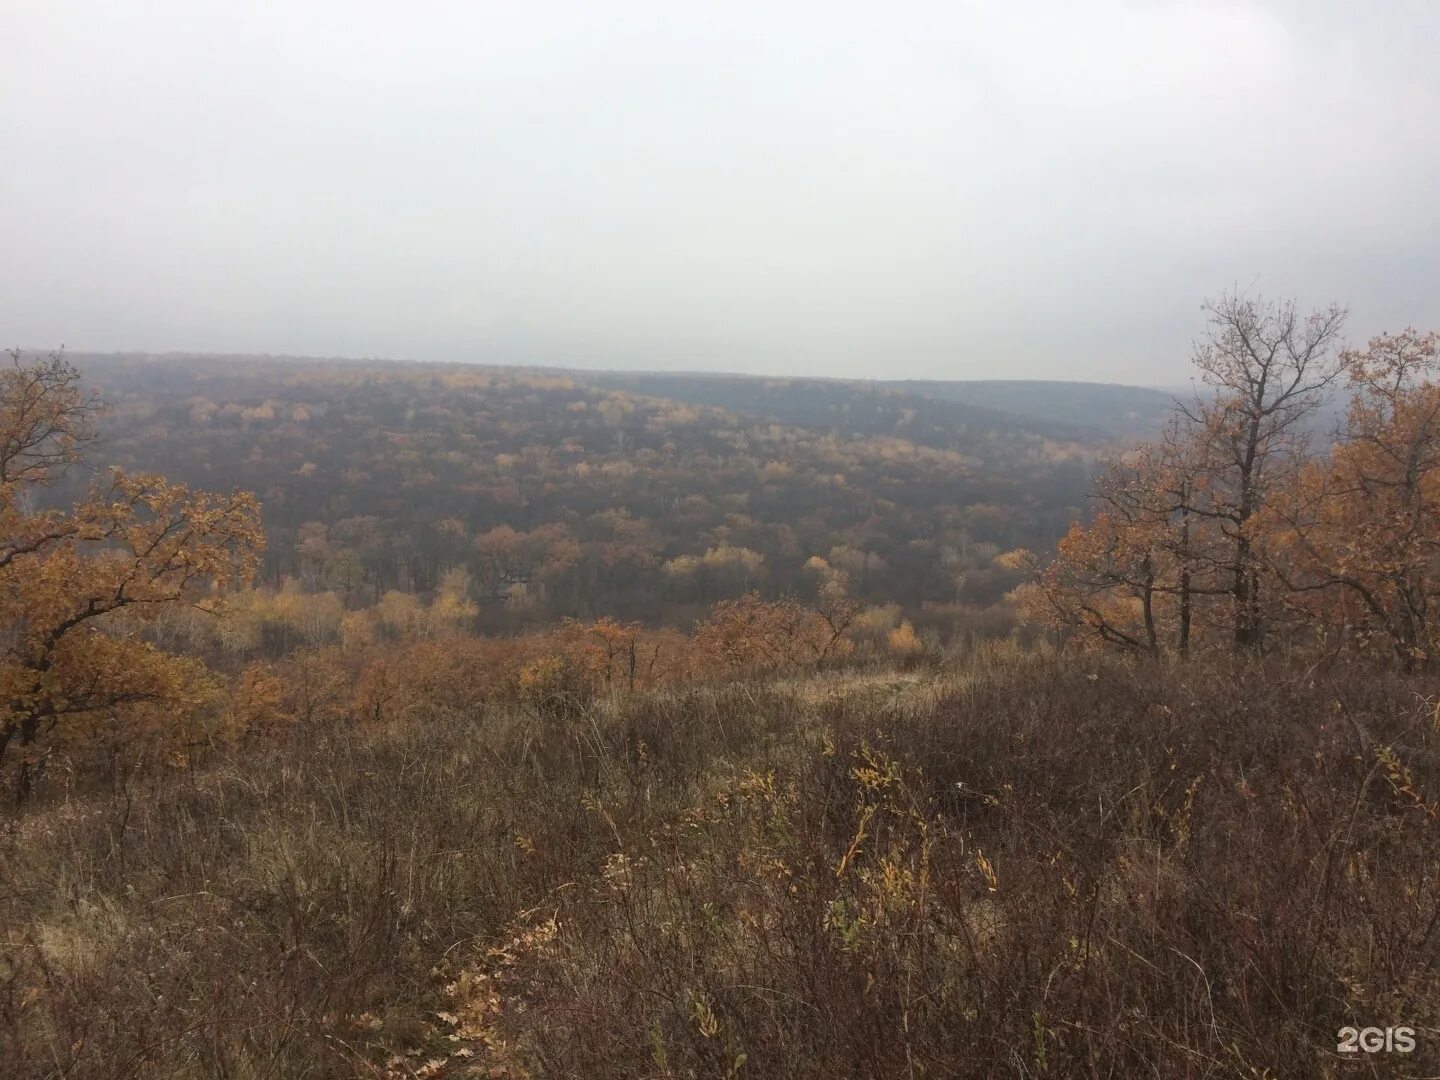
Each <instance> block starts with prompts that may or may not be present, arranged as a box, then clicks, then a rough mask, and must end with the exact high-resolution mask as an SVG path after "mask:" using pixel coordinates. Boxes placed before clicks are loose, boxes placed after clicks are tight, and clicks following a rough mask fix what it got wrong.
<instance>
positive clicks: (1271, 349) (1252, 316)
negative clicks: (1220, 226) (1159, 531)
mask: <svg viewBox="0 0 1440 1080" xmlns="http://www.w3.org/2000/svg"><path fill="white" fill-rule="evenodd" d="M1205 311H1206V313H1207V314H1208V316H1209V325H1208V327H1207V329H1206V333H1205V335H1204V336H1203V337H1202V338H1201V340H1200V341H1199V342H1198V343H1197V344H1196V348H1195V356H1194V361H1195V365H1196V367H1197V368H1199V370H1200V378H1201V381H1202V383H1204V385H1205V386H1206V387H1207V388H1208V392H1201V393H1200V394H1197V396H1196V398H1195V400H1194V401H1193V402H1191V403H1190V404H1188V405H1184V406H1182V414H1183V416H1184V418H1185V421H1186V423H1187V425H1188V426H1189V428H1190V439H1191V440H1192V441H1193V444H1194V447H1195V449H1196V452H1197V454H1198V458H1199V467H1200V470H1201V472H1202V473H1203V474H1204V475H1205V477H1206V482H1205V484H1204V485H1203V486H1202V487H1201V488H1200V489H1199V490H1198V491H1197V492H1196V498H1195V500H1194V502H1193V503H1192V504H1187V506H1186V509H1187V512H1188V513H1189V514H1191V515H1193V516H1194V517H1195V518H1198V519H1201V520H1204V521H1208V522H1210V523H1212V524H1213V525H1214V526H1216V527H1217V528H1218V529H1219V531H1220V533H1221V535H1222V537H1223V544H1222V545H1221V546H1220V549H1219V551H1218V553H1217V554H1216V555H1215V556H1214V558H1215V559H1216V560H1217V561H1216V564H1215V566H1214V570H1215V571H1216V572H1217V573H1219V574H1220V575H1222V576H1223V577H1224V578H1225V579H1226V581H1227V582H1228V586H1229V592H1230V596H1231V621H1232V631H1231V632H1232V638H1233V643H1234V647H1235V649H1236V650H1237V651H1254V650H1258V649H1259V648H1260V647H1261V645H1262V644H1263V641H1264V634H1265V619H1264V616H1263V611H1264V608H1263V605H1262V600H1263V598H1262V596H1261V591H1262V587H1263V582H1264V580H1265V573H1264V568H1265V552H1264V543H1263V539H1262V537H1261V536H1260V534H1259V529H1258V524H1259V515H1260V514H1261V513H1262V511H1263V510H1264V509H1265V508H1266V506H1267V505H1268V502H1269V500H1270V497H1271V494H1272V493H1273V492H1274V491H1275V490H1276V489H1277V488H1278V487H1279V486H1281V485H1283V484H1285V483H1286V482H1288V481H1289V480H1290V479H1291V478H1293V477H1294V475H1295V473H1296V471H1297V470H1298V469H1299V467H1300V464H1301V462H1302V460H1303V457H1304V453H1305V449H1306V445H1307V425H1308V421H1310V420H1311V419H1312V417H1314V415H1315V413H1316V412H1317V410H1318V409H1320V407H1321V406H1322V405H1323V403H1324V401H1325V395H1326V391H1327V390H1328V388H1329V387H1330V385H1331V384H1332V383H1333V382H1334V381H1335V379H1336V378H1337V377H1338V376H1339V374H1340V372H1341V368H1342V365H1341V362H1340V357H1339V348H1340V335H1341V331H1342V330H1343V328H1344V325H1345V318H1346V314H1347V313H1346V311H1345V309H1344V308H1342V307H1339V306H1338V305H1333V304H1332V305H1331V306H1329V307H1326V308H1322V309H1320V310H1318V311H1314V312H1311V313H1310V314H1308V315H1302V314H1301V312H1300V310H1299V309H1298V307H1297V306H1296V303H1295V301H1293V300H1282V301H1271V300H1265V299H1262V298H1260V297H1250V296H1245V295H1243V294H1240V293H1228V294H1226V295H1224V296H1222V297H1221V298H1220V299H1219V300H1217V301H1212V302H1207V303H1206V305H1205Z"/></svg>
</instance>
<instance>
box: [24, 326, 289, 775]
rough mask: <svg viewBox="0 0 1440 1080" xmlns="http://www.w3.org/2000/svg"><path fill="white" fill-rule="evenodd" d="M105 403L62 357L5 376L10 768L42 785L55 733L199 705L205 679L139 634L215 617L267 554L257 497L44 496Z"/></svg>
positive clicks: (125, 482) (79, 450) (155, 482)
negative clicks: (165, 615)
mask: <svg viewBox="0 0 1440 1080" xmlns="http://www.w3.org/2000/svg"><path fill="white" fill-rule="evenodd" d="M97 408H98V406H97V403H96V402H95V401H94V400H93V399H91V398H89V397H87V396H86V394H85V393H84V391H83V390H82V389H81V387H80V379H79V373H78V372H77V371H76V369H75V368H74V367H72V366H71V365H70V364H69V363H67V362H66V361H65V360H64V358H63V357H61V356H60V355H58V354H54V355H51V356H49V357H48V358H46V359H43V360H34V361H29V360H26V359H25V358H24V357H23V356H22V355H21V354H20V353H19V352H18V351H14V352H12V353H11V354H10V363H9V364H8V365H5V366H4V367H3V368H0V643H3V644H0V767H6V768H10V767H11V766H13V767H14V769H15V772H14V776H15V783H16V792H17V795H18V797H20V798H23V797H24V796H25V794H26V793H27V792H28V791H29V790H30V787H31V786H32V783H33V780H34V777H35V774H36V769H37V767H38V766H39V765H40V763H41V762H42V761H43V760H44V755H45V753H46V748H47V745H48V744H49V743H50V742H51V741H52V738H51V737H52V736H55V735H57V734H60V735H63V734H65V733H66V732H68V731H70V730H80V729H83V728H84V727H85V725H86V724H87V723H93V722H95V721H97V720H103V721H122V722H123V720H124V717H125V714H126V712H127V710H131V709H135V708H146V707H149V708H152V709H153V708H155V707H157V706H158V707H161V708H164V707H168V706H173V705H176V704H182V703H185V702H187V701H189V700H191V699H192V698H193V695H194V690H195V688H194V683H195V681H196V680H197V678H198V677H200V675H201V674H202V673H203V669H199V668H198V666H197V665H196V664H195V663H194V662H193V661H186V660H184V659H182V658H179V657H175V656H172V655H169V654H167V653H164V652H162V651H160V650H159V649H157V648H155V647H154V646H153V645H151V644H149V643H147V642H146V641H145V640H144V639H143V636H142V633H141V631H142V630H143V627H144V624H145V623H146V622H147V621H148V620H149V619H151V618H153V617H154V616H156V615H158V614H160V613H162V612H163V611H165V610H166V609H167V608H170V607H173V606H174V605H178V604H192V605H197V606H200V607H205V608H212V607H214V605H215V604H216V603H217V602H218V600H219V597H220V594H221V592H222V591H223V590H224V588H225V587H226V585H228V584H229V583H231V582H234V581H241V580H244V579H247V578H248V577H249V576H250V575H251V574H252V573H253V571H254V569H255V563H256V559H257V556H258V553H259V551H260V550H261V548H262V546H263V533H262V531H261V527H260V509H259V503H258V502H257V500H256V498H255V496H254V495H252V494H250V493H248V492H235V493H233V494H229V495H218V494H211V493H207V492H198V491H190V490H189V489H187V488H186V487H184V486H183V485H180V484H173V483H170V482H168V481H167V480H166V479H165V478H164V477H161V476H150V475H138V476H130V475H126V474H125V473H123V472H120V471H119V470H110V471H109V472H107V473H105V474H104V475H103V476H102V477H101V478H100V479H97V480H96V481H95V482H94V483H93V484H92V485H91V487H90V490H89V492H88V494H87V495H86V496H85V497H84V498H82V499H81V500H80V501H79V502H78V503H77V504H75V505H74V506H71V507H69V508H66V509H61V508H56V507H46V506H45V505H44V501H45V500H44V498H43V496H44V494H45V489H46V488H48V487H50V486H51V485H52V484H53V483H54V482H55V480H56V479H57V478H59V477H60V476H61V475H62V474H63V473H64V472H65V471H66V470H67V469H69V468H71V467H73V466H75V465H77V464H79V463H80V462H81V461H82V460H83V458H84V454H85V450H86V448H87V446H88V445H89V444H90V443H91V441H92V439H93V424H92V421H93V419H94V416H95V413H96V411H97Z"/></svg>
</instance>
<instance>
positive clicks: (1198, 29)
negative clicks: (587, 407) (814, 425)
mask: <svg viewBox="0 0 1440 1080" xmlns="http://www.w3.org/2000/svg"><path fill="white" fill-rule="evenodd" d="M0 40H4V41H5V43H6V49H5V59H6V63H5V66H4V69H3V74H0V78H3V80H4V90H3V93H0V160H3V161H4V168H3V170H0V244H3V258H0V337H3V338H4V339H6V340H5V343H6V344H10V343H14V344H20V345H24V346H29V347H45V346H52V345H58V344H60V343H62V342H63V343H65V344H66V345H68V346H69V347H70V348H72V349H76V350H103V349H126V350H130V349H136V350H147V351H165V350H195V351H207V352H271V353H296V354H311V355H325V356H330V355H348V356H396V357H412V358H418V359H436V360H479V361H485V362H498V363H510V362H516V363H544V364H559V365H566V366H580V367H638V368H657V369H658V368H664V369H671V368H673V369H713V370H727V371H747V372H767V373H795V374H826V375H836V376H912V377H930V378H976V377H1035V378H1053V377H1071V378H1084V379H1100V380H1111V381H1127V382H1144V383H1152V384H1153V383H1162V384H1163V383H1175V382H1178V381H1180V380H1181V379H1183V378H1185V377H1186V375H1187V367H1186V361H1187V357H1188V353H1189V345H1190V342H1191V341H1192V339H1193V338H1194V337H1195V335H1196V334H1197V332H1198V331H1199V330H1200V328H1201V325H1202V323H1201V314H1200V311H1199V306H1200V303H1201V301H1202V300H1203V299H1204V298H1205V297H1206V296H1207V295H1214V294H1217V293H1219V292H1220V291H1221V290H1223V289H1224V288H1226V287H1227V286H1231V285H1236V284H1238V285H1240V286H1242V287H1253V289H1254V290H1256V291H1260V292H1264V293H1268V294H1274V295H1293V296H1296V297H1298V298H1299V299H1300V300H1301V302H1302V303H1306V304H1315V305H1318V304H1321V303H1324V302H1326V301H1329V300H1332V299H1334V300H1340V301H1343V302H1346V303H1348V304H1349V305H1350V307H1351V310H1352V312H1353V315H1352V321H1351V336H1352V337H1354V338H1356V339H1359V338H1362V337H1364V336H1367V335H1369V334H1370V333H1373V332H1376V331H1378V330H1381V329H1385V328H1392V329H1393V328H1398V327H1400V326H1402V325H1405V324H1407V323H1413V324H1416V325H1421V326H1425V327H1434V326H1440V197H1437V188H1440V65H1437V63H1436V61H1435V52H1434V50H1435V44H1436V41H1437V40H1440V5H1437V4H1434V3H1429V2H1414V3H1395V4H1386V3H1383V2H1379V3H1363V4H1362V3H1327V2H1308V3H1280V2H1274V3H1232V4H1198V3H1196V4H1178V3H1177V4H1169V3H1106V2H1099V3H1096V2H1086V3H1073V2H1069V0H1054V2H1050V3H1035V4H1025V3H998V2H997V3H989V4H969V3H956V2H944V3H933V4H922V3H910V4H906V3H877V2H873V0H872V2H869V3H864V4H850V3H836V2H834V0H825V2H819V0H814V2H804V3H801V2H793V3H787V2H784V0H769V2H764V3H756V4H750V3H743V2H737V0H712V2H709V3H704V4H700V3H693V2H689V0H662V2H657V3H654V4H641V3H618V2H604V0H588V2H580V3H573V4H572V3H544V2H533V0H532V2H521V0H515V2H513V3H503V4H485V3H475V2H463V3H454V4H432V3H426V2H420V0H412V2H408V3H396V2H394V0H390V2H387V3H383V4H372V3H367V2H357V0H336V2H326V3H307V2H304V0H296V2H287V3H281V2H278V0H277V2H275V3H263V4H262V3H233V2H231V3H212V2H208V0H174V2H168V3H160V2H152V3H147V2H142V0H126V2H123V3H72V2H67V0H43V2H41V0H35V2H31V0H0Z"/></svg>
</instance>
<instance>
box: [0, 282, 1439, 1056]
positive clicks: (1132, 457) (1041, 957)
mask: <svg viewBox="0 0 1440 1080" xmlns="http://www.w3.org/2000/svg"><path fill="white" fill-rule="evenodd" d="M1346 318H1347V315H1346V311H1345V310H1344V308H1342V307H1340V306H1329V307H1323V308H1319V309H1316V310H1313V311H1311V310H1307V309H1305V308H1303V307H1301V306H1298V305H1296V304H1295V303H1293V302H1289V301H1283V300H1267V299H1265V298H1263V297H1258V296H1253V295H1249V294H1244V293H1228V294H1225V295H1223V296H1221V298H1220V299H1218V300H1216V301H1214V302H1211V303H1209V304H1208V305H1207V306H1206V307H1205V309H1204V310H1203V312H1202V313H1201V315H1200V319H1199V320H1198V323H1197V327H1196V333H1197V338H1196V345H1195V349H1194V356H1193V361H1194V382H1193V385H1192V387H1191V389H1190V390H1188V391H1177V392H1174V393H1166V392H1161V391H1159V390H1144V389H1138V388H1133V387H1121V386H1104V385H1098V384H1093V385H1092V384H1066V383H1040V384H1033V385H1031V384H1024V383H1018V382H1016V383H1007V382H998V381H997V382H989V383H974V384H967V383H964V382H959V381H957V382H943V381H928V382H927V381H920V382H905V381H889V382H860V381H844V380H825V379H801V378H781V377H776V378H759V377H742V376H719V375H701V374H695V375H686V374H676V373H666V374H659V373H646V372H615V371H571V370H559V369H553V370H552V369H543V368H526V367H491V366H482V365H467V364H432V363H409V362H398V361H370V360H316V359H292V358H283V357H259V356H235V357H229V356H226V357H221V356H187V355H171V354H166V355H156V356H151V355H129V354H94V355H90V354H84V353H64V352H56V353H53V354H48V355H47V354H43V353H33V352H25V351H20V350H16V351H15V352H14V353H12V354H11V356H10V357H9V359H8V360H7V361H6V364H5V367H4V368H3V370H0V637H3V642H4V652H3V655H0V688H3V695H0V796H3V800H4V810H3V813H4V815H5V818H4V822H3V831H0V913H3V919H0V925H3V929H0V1073H3V1072H4V1071H5V1070H6V1069H10V1070H13V1072H12V1073H6V1075H12V1074H13V1075H16V1076H36V1077H39V1076H45V1077H74V1078H86V1077H97V1078H99V1077H111V1076H139V1075H145V1076H157V1077H160V1076H163V1077H176V1078H179V1077H198V1076H223V1077H234V1078H246V1080H249V1078H259V1077H282V1076H284V1077H288V1076H306V1077H352V1076H355V1077H361V1076H363V1077H385V1078H407V1080H409V1078H421V1077H424V1078H446V1077H469V1076H490V1077H512V1078H519V1077H542V1076H576V1077H581V1076H583V1077H604V1076H614V1077H627V1076H651V1077H710V1076H715V1077H720V1076H726V1077H743V1076H756V1077H772V1076H774V1077H779V1076H797V1077H798V1076H816V1077H822V1076H824V1077H831V1076H842V1075H864V1076H887V1077H888V1076H894V1077H917V1076H936V1077H938V1076H974V1077H988V1076H1013V1077H1027V1078H1029V1077H1068V1076H1080V1077H1102V1076H1104V1077H1109V1076H1120V1075H1125V1076H1132V1075H1134V1076H1141V1075H1147V1076H1166V1077H1170V1076H1185V1077H1250V1078H1259V1077H1277V1076H1312V1075H1313V1076H1325V1077H1331V1076H1335V1077H1338V1076H1348V1075H1360V1074H1362V1073H1363V1074H1364V1075H1375V1076H1380V1075H1387V1076H1388V1075H1402V1073H1400V1072H1395V1071H1380V1072H1370V1071H1366V1069H1367V1068H1368V1067H1369V1066H1367V1065H1366V1063H1364V1062H1357V1061H1356V1060H1353V1059H1351V1058H1347V1057H1346V1056H1345V1055H1344V1053H1343V1052H1340V1051H1338V1050H1337V1048H1336V1037H1335V1032H1336V1031H1337V1030H1338V1029H1341V1028H1343V1027H1345V1026H1346V1025H1355V1026H1357V1027H1381V1028H1386V1027H1399V1026H1402V1025H1403V1026H1405V1027H1406V1028H1407V1029H1411V1030H1412V1031H1413V1035H1414V1039H1415V1048H1414V1050H1413V1052H1408V1056H1407V1057H1406V1058H1405V1059H1404V1068H1405V1069H1411V1068H1412V1067H1413V1069H1414V1071H1411V1072H1405V1073H1404V1074H1403V1075H1414V1076H1421V1075H1430V1074H1432V1073H1433V1071H1434V1068H1435V1067H1436V1063H1440V876H1437V867H1440V700H1437V697H1436V694H1435V688H1434V677H1435V673H1436V670H1437V666H1440V336H1437V335H1436V334H1435V333H1426V332H1421V331H1417V330H1408V329H1407V330H1403V331H1399V332H1395V333H1388V334H1384V335H1381V336H1377V337H1375V338H1373V339H1372V340H1369V341H1368V342H1364V343H1360V344H1356V343H1354V342H1351V341H1350V340H1349V338H1348V337H1347V334H1346ZM1393 1060H1398V1059H1392V1061H1391V1064H1393ZM1371 1064H1373V1063H1371ZM1427 1067H1428V1068H1429V1069H1430V1072H1429V1073H1427V1072H1425V1069H1426V1068H1427Z"/></svg>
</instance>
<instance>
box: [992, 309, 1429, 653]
mask: <svg viewBox="0 0 1440 1080" xmlns="http://www.w3.org/2000/svg"><path fill="white" fill-rule="evenodd" d="M1206 310H1207V313H1208V325H1207V329H1206V333H1205V335H1204V337H1203V338H1202V339H1201V341H1200V342H1199V343H1198V345H1197V348H1196V352H1195V358H1194V359H1195V365H1196V368H1197V370H1198V373H1199V376H1200V382H1201V384H1202V390H1201V392H1200V393H1198V394H1197V395H1196V397H1195V398H1194V400H1192V401H1190V402H1185V403H1179V404H1177V407H1176V410H1175V413H1174V416H1173V418H1172V420H1171V422H1170V424H1169V425H1168V427H1167V428H1166V430H1165V432H1164V435H1163V437H1161V438H1159V439H1157V440H1154V441H1151V442H1147V443H1142V444H1140V445H1138V446H1136V447H1134V448H1132V449H1131V450H1130V451H1128V452H1126V453H1124V454H1121V455H1119V456H1117V457H1116V458H1115V459H1114V460H1113V461H1111V462H1109V463H1108V466H1107V467H1106V468H1105V469H1104V470H1103V471H1102V473H1101V475H1100V477H1099V478H1098V480H1097V482H1096V486H1095V490H1094V502H1095V512H1094V514H1093V516H1092V517H1091V518H1090V520H1089V521H1086V522H1077V523H1076V524H1074V525H1073V526H1072V527H1071V528H1070V530H1069V532H1068V533H1067V534H1066V535H1065V537H1064V538H1063V539H1062V540H1061V541H1060V542H1059V544H1058V546H1057V552H1056V556H1055V558H1054V560H1053V561H1051V562H1049V563H1048V565H1037V567H1036V570H1037V574H1036V579H1035V581H1034V583H1033V584H1032V585H1029V586H1027V587H1025V588H1024V589H1022V590H1021V592H1020V600H1021V604H1022V608H1023V609H1024V610H1025V611H1026V613H1027V614H1028V616H1029V617H1030V618H1031V619H1032V620H1034V621H1036V622H1040V623H1044V624H1048V625H1049V626H1050V627H1052V628H1053V629H1054V630H1056V631H1057V632H1058V633H1059V634H1060V635H1061V637H1062V638H1064V639H1068V640H1072V641H1075V642H1077V643H1080V644H1086V643H1090V644H1098V645H1103V646H1109V647H1113V648H1117V649H1120V650H1124V651H1128V652H1134V653H1140V654H1145V655H1151V656H1158V655H1161V654H1165V653H1173V654H1178V655H1181V656H1184V655H1187V654H1189V653H1191V652H1193V651H1195V650H1197V649H1211V650H1213V649H1227V650H1231V651H1233V652H1235V653H1239V654H1246V655H1254V654H1258V653H1261V652H1264V651H1267V650H1277V649H1286V648H1297V647H1304V648H1309V649H1315V650H1320V651H1321V653H1322V655H1324V656H1328V657H1340V656H1345V655H1357V656H1359V655H1383V656H1388V657H1390V658H1392V659H1393V660H1395V661H1396V662H1398V663H1399V664H1400V665H1401V666H1403V667H1405V668H1407V669H1408V668H1413V667H1430V666H1433V664H1434V663H1435V661H1436V659H1437V656H1440V652H1437V649H1440V604H1437V602H1436V600H1437V596H1440V560H1437V554H1440V550H1437V549H1440V518H1437V512H1440V386H1437V385H1436V382H1435V374H1436V370H1437V353H1440V337H1437V335H1436V334H1435V333H1419V332H1417V331H1415V330H1409V329H1407V330H1404V331H1401V332H1399V333H1387V334H1382V335H1380V336H1378V337H1376V338H1374V339H1372V340H1371V341H1370V342H1369V343H1368V345H1367V346H1366V347H1365V348H1363V349H1357V348H1345V347H1343V345H1342V339H1341V334H1342V330H1343V327H1344V324H1345V317H1346V312H1345V311H1344V309H1342V308H1340V307H1338V306H1330V307H1327V308H1323V309H1320V310H1316V311H1313V312H1309V313H1302V312H1301V311H1300V310H1299V309H1298V308H1297V306H1296V304H1295V303H1294V302H1288V301H1287V302H1275V301H1267V300H1264V299H1262V298H1254V297H1247V296H1243V295H1228V296H1225V297H1223V298H1222V299H1221V300H1219V301H1218V302H1215V303H1212V304H1209V305H1208V306H1207V309H1206ZM1341 395H1343V396H1344V398H1345V399H1346V400H1345V408H1344V411H1343V414H1342V415H1340V416H1339V418H1338V420H1336V421H1334V422H1333V427H1332V428H1331V429H1329V430H1327V429H1326V427H1325V424H1324V420H1325V416H1326V413H1327V410H1328V409H1329V406H1330V403H1331V402H1332V401H1333V400H1334V399H1335V398H1336V397H1338V396H1341Z"/></svg>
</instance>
